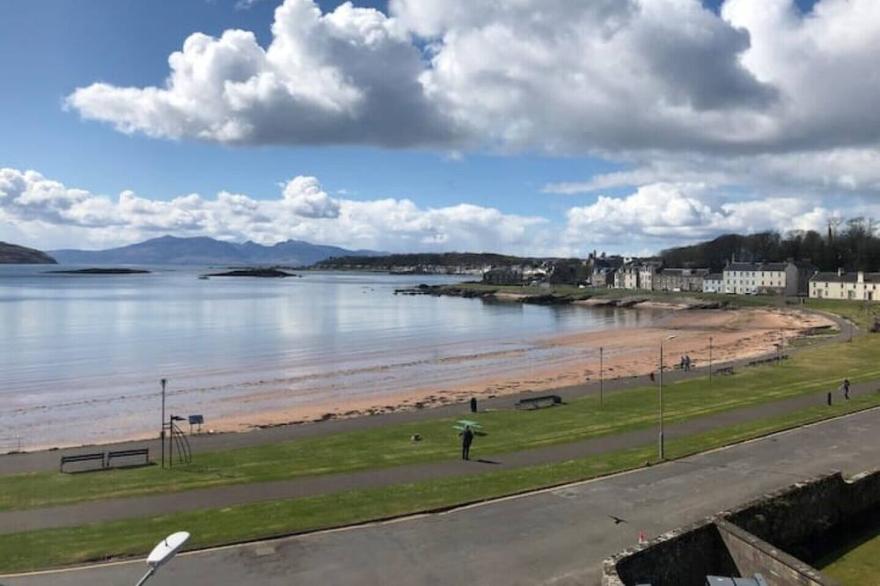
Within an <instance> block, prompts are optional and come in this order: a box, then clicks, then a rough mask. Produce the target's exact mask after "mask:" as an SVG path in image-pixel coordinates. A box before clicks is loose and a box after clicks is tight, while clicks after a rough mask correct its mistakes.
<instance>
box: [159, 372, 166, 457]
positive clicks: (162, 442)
mask: <svg viewBox="0 0 880 586" xmlns="http://www.w3.org/2000/svg"><path fill="white" fill-rule="evenodd" d="M167 382H168V380H167V379H164V378H163V379H162V380H161V383H162V428H161V429H162V431H160V432H159V445H160V446H162V468H164V467H165V384H166V383H167Z"/></svg>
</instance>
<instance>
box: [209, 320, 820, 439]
mask: <svg viewBox="0 0 880 586" xmlns="http://www.w3.org/2000/svg"><path fill="white" fill-rule="evenodd" d="M642 305H644V306H645V307H643V309H649V308H650V309H654V310H656V309H667V310H669V314H668V315H666V316H665V317H663V318H661V319H660V320H659V321H658V322H657V323H655V324H654V325H652V326H650V327H625V328H617V329H613V330H602V331H592V332H586V333H581V334H567V335H560V336H551V337H546V338H542V339H539V340H537V341H535V343H534V350H535V351H537V352H540V351H541V350H559V349H564V350H566V352H547V355H548V356H550V358H549V359H547V360H534V359H527V354H528V353H529V352H528V351H526V350H516V351H510V352H506V353H503V355H499V354H501V353H497V352H496V353H493V358H501V359H504V360H505V361H507V362H508V363H509V370H508V374H506V375H504V376H499V375H497V374H496V375H494V376H492V377H489V378H479V377H476V378H474V379H473V380H469V381H464V382H461V381H459V382H457V383H456V384H455V385H454V386H442V385H437V384H433V385H426V386H420V385H418V383H416V382H415V381H414V383H413V385H412V387H411V388H409V389H405V390H402V389H399V388H397V389H395V390H394V391H391V392H389V393H388V394H387V395H375V394H372V395H370V396H368V397H364V396H351V397H350V398H348V399H345V400H344V401H343V402H340V401H339V400H338V397H336V398H334V399H333V400H331V401H322V400H321V399H320V398H319V397H312V400H311V401H309V403H308V404H305V405H298V406H296V407H290V408H281V409H274V410H272V411H266V412H257V413H253V412H252V413H248V414H247V415H246V416H243V417H223V418H219V419H216V418H215V419H214V420H213V422H212V425H211V429H212V430H213V431H217V432H220V431H246V430H249V429H253V428H255V427H262V426H272V425H284V424H299V423H307V422H316V421H323V420H328V419H336V418H345V417H358V416H365V415H371V414H377V413H388V412H393V411H398V410H406V409H422V408H429V407H431V406H436V405H445V404H449V403H455V402H460V401H465V400H467V399H469V398H470V397H477V398H478V399H480V398H490V397H496V396H502V395H508V394H515V393H520V392H524V391H541V390H550V389H554V388H559V387H565V386H570V385H575V384H579V383H584V382H591V381H595V380H598V378H599V348H600V347H602V348H603V354H604V357H603V364H604V376H605V378H606V380H607V379H612V378H621V377H631V376H639V375H647V374H648V373H650V372H651V371H657V369H658V365H659V350H658V349H659V346H660V342H661V341H662V340H665V339H666V338H667V337H668V336H671V335H674V336H675V338H674V339H672V340H668V341H666V342H665V345H664V353H665V359H664V362H665V366H666V368H667V369H668V368H672V367H674V366H676V365H677V364H678V362H679V360H680V358H681V356H684V355H688V356H690V358H691V360H692V362H693V364H694V365H695V366H703V365H705V364H706V362H707V361H708V359H709V337H710V336H711V337H712V360H713V363H714V364H718V363H721V362H725V361H730V360H737V359H743V358H750V357H756V356H760V355H766V354H768V353H772V352H775V351H776V346H775V345H776V344H779V343H782V344H783V347H785V346H787V345H788V344H789V343H791V342H792V341H793V340H795V339H796V338H798V337H801V336H803V335H804V334H805V333H807V332H809V331H810V330H811V329H813V328H821V327H827V326H831V325H833V322H832V321H831V320H830V319H828V318H825V317H823V316H821V315H818V314H814V313H808V312H803V311H797V310H787V309H785V310H782V309H739V310H723V309H719V310H714V309H711V310H686V309H682V308H681V307H680V306H670V305H663V306H662V307H661V306H658V305H657V304H642ZM638 310H639V308H638V307H637V308H635V309H633V310H632V311H638ZM481 359H486V357H485V356H482V355H479V354H477V355H473V356H467V357H457V358H455V359H453V360H459V361H462V362H466V361H469V360H481ZM278 392H279V391H277V390H275V391H269V390H265V391H261V392H259V393H255V394H253V395H252V396H251V397H250V398H248V397H244V398H242V397H239V398H238V399H237V400H239V401H248V400H253V401H265V400H266V399H270V398H271V397H268V396H267V393H278ZM340 403H342V404H340Z"/></svg>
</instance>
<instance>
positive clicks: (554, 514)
mask: <svg viewBox="0 0 880 586" xmlns="http://www.w3.org/2000/svg"><path fill="white" fill-rule="evenodd" d="M878 431H880V410H871V411H865V412H862V413H859V414H856V415H852V416H849V417H845V418H841V419H836V420H833V421H828V422H824V423H819V424H816V425H813V426H810V427H806V428H800V429H797V430H795V431H791V432H787V433H783V434H778V435H775V436H770V437H768V438H764V439H761V440H756V441H754V442H749V443H746V444H740V445H738V446H734V447H731V448H727V449H724V450H719V451H715V452H711V453H707V454H702V455H698V456H694V457H691V458H686V459H683V460H679V461H675V462H671V463H667V464H663V465H659V466H654V467H652V468H646V469H642V470H638V471H636V472H631V473H627V474H621V475H618V476H614V477H609V478H605V479H601V480H596V481H592V482H585V483H579V484H575V485H570V486H567V487H563V488H558V489H553V490H549V491H543V492H539V493H535V494H531V495H527V496H521V497H515V498H509V499H504V500H500V501H495V502H492V503H488V504H484V505H479V506H474V507H468V508H463V509H458V510H454V511H451V512H448V513H445V514H438V515H426V516H417V517H413V518H408V519H404V520H400V521H396V522H391V523H381V524H373V525H368V526H363V527H355V528H350V529H344V530H338V531H329V532H323V533H315V534H311V535H304V536H299V537H289V538H284V539H278V540H273V541H267V542H261V543H255V544H248V545H242V546H234V547H227V548H221V549H217V550H208V551H204V552H193V553H190V554H183V555H181V556H179V557H178V558H177V559H175V560H174V561H173V562H172V563H171V564H170V565H169V566H167V567H165V568H163V569H162V570H161V571H160V573H159V574H157V576H156V577H155V578H154V579H153V580H151V582H150V583H151V584H152V585H155V586H160V585H162V584H220V585H224V584H235V585H238V584H261V585H268V586H273V585H279V586H280V585H288V584H316V583H325V584H354V585H361V584H364V585H366V584H451V583H467V584H480V585H483V584H488V585H492V584H499V585H511V584H546V585H551V584H552V585H568V584H596V583H598V580H599V567H600V563H601V560H602V559H604V558H605V557H607V556H609V555H611V554H613V553H615V552H617V551H620V550H621V549H623V548H625V547H627V546H629V545H632V544H633V543H634V542H635V541H636V539H637V537H638V532H639V530H645V531H646V532H647V533H648V534H649V536H654V535H657V534H659V533H662V532H664V531H667V530H669V529H673V528H675V527H677V526H680V525H683V524H687V523H691V522H694V521H697V520H699V519H701V518H703V517H705V516H708V515H711V514H714V513H715V512H717V511H719V510H722V509H725V508H729V507H732V506H735V505H737V504H739V503H741V502H743V501H745V500H748V499H751V498H754V497H757V496H760V495H761V494H762V493H764V492H767V491H769V490H775V489H778V488H781V487H784V486H786V485H788V484H791V483H793V482H796V481H798V480H803V479H806V478H809V477H811V476H814V475H816V474H820V473H827V472H831V471H834V470H843V471H844V472H845V473H848V474H853V473H856V472H859V471H862V470H866V469H872V468H875V467H878V466H880V442H877V441H876V438H877V433H878ZM609 515H615V516H617V517H620V518H623V519H625V520H626V522H625V523H621V524H615V523H614V522H613V521H612V520H611V519H610V518H609ZM143 570H144V565H143V562H140V561H139V562H125V563H119V564H113V565H105V566H94V567H90V568H84V569H77V570H68V571H62V572H51V573H45V574H39V575H31V576H23V577H5V578H4V577H0V584H2V585H3V586H42V585H48V584H52V585H56V586H66V585H71V584H90V585H95V586H103V585H108V586H109V585H111V584H112V585H120V584H133V583H134V582H136V581H137V579H138V578H139V577H140V575H141V573H142V571H143Z"/></svg>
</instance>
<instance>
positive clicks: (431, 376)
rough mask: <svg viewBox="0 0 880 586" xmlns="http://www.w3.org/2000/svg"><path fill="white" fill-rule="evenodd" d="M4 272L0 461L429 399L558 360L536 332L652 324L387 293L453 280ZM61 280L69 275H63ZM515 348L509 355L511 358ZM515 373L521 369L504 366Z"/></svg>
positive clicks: (640, 317) (167, 271)
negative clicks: (331, 407) (185, 430)
mask: <svg viewBox="0 0 880 586" xmlns="http://www.w3.org/2000/svg"><path fill="white" fill-rule="evenodd" d="M54 268H57V267H51V266H48V267H47V266H12V267H10V266H5V267H2V266H0V451H6V450H10V449H15V448H17V447H18V445H19V443H20V444H21V447H22V448H24V449H27V448H29V447H34V446H51V445H68V444H80V443H92V442H102V441H110V440H115V439H122V438H125V437H129V436H132V435H140V434H144V433H148V432H152V431H153V430H154V428H157V427H158V425H157V421H158V419H159V415H158V407H159V399H158V396H159V395H158V391H159V379H160V378H162V377H165V378H167V379H168V381H169V384H168V405H169V411H174V412H176V413H181V414H183V415H187V414H194V413H199V414H203V415H204V416H205V418H206V421H207V423H208V427H210V421H211V420H212V418H218V417H223V416H229V415H242V414H244V415H246V414H247V413H265V412H267V411H272V410H273V409H281V408H286V407H295V406H297V405H308V404H309V403H310V402H312V403H315V402H326V401H327V400H328V398H330V399H332V400H333V401H334V402H338V403H339V404H340V405H342V404H344V403H345V400H346V398H348V397H355V396H358V397H362V396H364V395H365V394H367V395H368V394H373V395H376V396H382V395H383V394H389V393H393V392H396V391H401V390H407V389H414V388H418V389H422V388H433V389H438V390H439V391H440V392H442V390H443V389H444V388H445V389H449V388H454V387H455V385H456V384H461V383H463V382H465V381H468V380H475V379H478V378H485V377H487V376H491V375H493V374H497V373H501V372H504V371H505V370H509V369H511V368H514V367H517V368H522V367H523V363H524V361H525V362H529V363H532V362H534V363H538V362H540V361H542V360H551V359H552V358H553V356H552V355H551V354H553V353H557V354H558V353H564V352H567V351H568V352H570V350H566V349H565V348H559V347H551V348H548V347H546V346H542V345H540V344H537V342H538V341H539V340H540V339H542V338H546V337H547V336H551V335H556V334H564V333H571V332H577V331H584V330H590V329H602V328H612V327H620V326H623V325H636V323H638V322H643V323H644V322H647V321H648V320H650V319H651V316H650V315H649V314H645V313H642V312H633V311H620V310H612V309H588V308H584V307H573V306H563V307H543V306H535V305H522V304H517V303H497V302H496V303H489V302H484V301H481V300H475V299H460V298H449V297H425V296H415V297H413V296H402V295H394V289H395V288H400V287H407V286H413V285H416V284H418V283H422V282H425V283H431V284H434V283H441V282H453V281H455V280H460V279H454V278H449V277H429V276H391V275H380V274H366V273H318V272H305V273H303V274H302V277H301V278H290V279H248V278H212V279H210V280H200V279H198V278H197V277H198V275H199V274H200V273H203V272H205V270H204V269H201V270H200V269H190V268H162V267H153V268H151V270H152V271H153V272H152V273H150V274H146V275H114V276H88V275H53V274H49V273H48V272H47V271H50V270H53V269H54ZM64 268H70V267H64ZM514 350H520V351H522V352H521V353H518V354H516V356H515V358H513V357H511V355H510V354H505V352H507V351H514ZM513 361H515V362H516V364H513Z"/></svg>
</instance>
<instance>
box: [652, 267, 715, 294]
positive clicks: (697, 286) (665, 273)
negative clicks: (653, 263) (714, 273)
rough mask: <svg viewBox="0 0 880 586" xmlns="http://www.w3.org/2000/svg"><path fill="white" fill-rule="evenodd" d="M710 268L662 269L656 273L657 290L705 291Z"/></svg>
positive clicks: (655, 283) (655, 285)
mask: <svg viewBox="0 0 880 586" xmlns="http://www.w3.org/2000/svg"><path fill="white" fill-rule="evenodd" d="M708 274H709V269H661V270H660V272H659V273H656V274H655V275H654V290H655V291H674V292H679V291H694V292H700V291H703V280H704V279H705V278H706V276H708Z"/></svg>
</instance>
